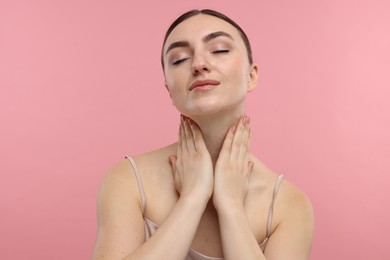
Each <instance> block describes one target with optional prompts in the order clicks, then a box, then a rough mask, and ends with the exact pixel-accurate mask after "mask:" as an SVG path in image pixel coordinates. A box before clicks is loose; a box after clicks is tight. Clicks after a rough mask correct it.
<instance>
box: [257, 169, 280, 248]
mask: <svg viewBox="0 0 390 260" xmlns="http://www.w3.org/2000/svg"><path fill="white" fill-rule="evenodd" d="M282 180H283V175H279V177H278V180H277V181H276V184H275V187H274V193H273V194H272V201H271V205H270V207H269V211H268V220H267V227H266V236H265V240H264V241H263V243H262V244H264V243H266V242H267V240H268V238H269V236H270V235H271V226H272V218H273V213H274V204H275V199H276V195H278V191H279V187H280V183H281V182H282Z"/></svg>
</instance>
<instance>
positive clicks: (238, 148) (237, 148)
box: [230, 116, 247, 160]
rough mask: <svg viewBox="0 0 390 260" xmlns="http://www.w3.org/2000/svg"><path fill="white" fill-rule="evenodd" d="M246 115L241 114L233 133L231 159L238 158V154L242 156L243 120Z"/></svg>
mask: <svg viewBox="0 0 390 260" xmlns="http://www.w3.org/2000/svg"><path fill="white" fill-rule="evenodd" d="M246 118H247V116H243V117H242V118H240V120H239V121H238V124H237V130H236V132H235V133H234V136H233V141H232V148H231V153H230V155H231V159H236V160H237V159H238V158H241V157H239V156H240V155H241V156H242V149H243V147H242V144H243V135H244V130H245V121H246Z"/></svg>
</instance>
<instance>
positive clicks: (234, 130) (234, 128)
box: [231, 126, 236, 134]
mask: <svg viewBox="0 0 390 260" xmlns="http://www.w3.org/2000/svg"><path fill="white" fill-rule="evenodd" d="M231 130H232V133H233V134H234V133H235V132H236V126H233V127H232V128H231Z"/></svg>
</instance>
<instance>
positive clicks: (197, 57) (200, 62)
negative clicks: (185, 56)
mask: <svg viewBox="0 0 390 260" xmlns="http://www.w3.org/2000/svg"><path fill="white" fill-rule="evenodd" d="M209 71H210V66H209V64H208V62H207V59H206V57H204V56H203V54H200V53H198V54H194V56H193V61H192V74H194V75H198V74H201V73H204V72H209Z"/></svg>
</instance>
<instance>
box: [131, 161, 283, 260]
mask: <svg viewBox="0 0 390 260" xmlns="http://www.w3.org/2000/svg"><path fill="white" fill-rule="evenodd" d="M125 158H127V159H128V160H129V161H130V163H131V165H132V167H133V170H134V174H135V176H136V178H137V183H138V188H139V191H140V195H141V209H142V215H143V216H144V225H145V236H146V240H148V239H149V238H150V237H151V236H152V235H153V234H154V232H156V231H157V229H158V226H157V225H156V224H155V223H153V222H152V221H151V220H149V219H148V218H146V217H145V214H144V212H145V209H146V199H145V192H144V187H143V185H142V180H141V175H140V173H139V171H138V168H137V165H136V163H135V161H134V159H133V158H132V157H130V156H125ZM282 179H283V175H279V177H278V180H277V181H276V184H275V187H274V191H273V195H272V200H271V204H270V207H269V211H268V219H267V226H266V236H265V239H264V240H263V242H262V243H261V244H259V246H260V248H261V250H262V251H263V252H264V249H265V247H266V245H267V241H268V238H269V236H270V232H271V226H272V216H273V209H274V202H275V199H276V195H277V194H278V190H279V187H280V183H281V182H282ZM185 260H223V258H218V257H211V256H206V255H203V254H201V253H199V252H197V251H195V250H192V249H190V251H189V252H188V255H187V257H186V259H185Z"/></svg>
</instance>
